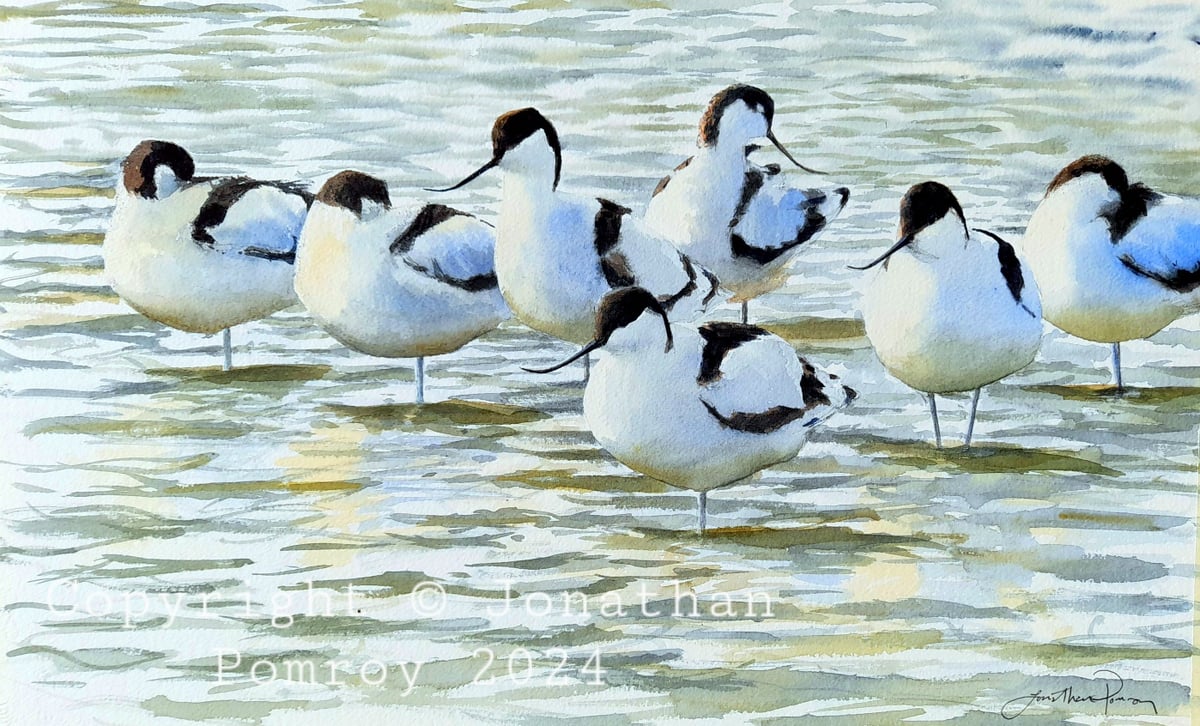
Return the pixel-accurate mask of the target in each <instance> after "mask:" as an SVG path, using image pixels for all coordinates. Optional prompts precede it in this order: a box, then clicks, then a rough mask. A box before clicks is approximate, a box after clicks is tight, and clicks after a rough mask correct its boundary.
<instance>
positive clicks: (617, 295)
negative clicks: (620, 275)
mask: <svg viewBox="0 0 1200 726" xmlns="http://www.w3.org/2000/svg"><path fill="white" fill-rule="evenodd" d="M647 310H649V311H650V312H652V313H654V314H656V315H659V316H661V317H662V319H663V322H667V312H666V310H664V309H663V306H662V303H660V302H659V301H658V298H656V297H654V295H652V294H650V292H648V291H647V290H646V289H644V288H641V287H622V288H618V289H616V290H613V291H612V292H610V293H608V294H607V295H605V296H604V297H603V298H601V300H600V305H599V306H598V307H597V308H596V342H598V343H599V344H600V345H604V344H605V343H607V342H608V339H609V338H610V337H612V334H613V333H615V332H616V331H618V330H620V329H621V328H624V327H625V326H627V325H630V324H631V323H633V322H634V321H636V320H637V319H638V318H640V317H641V316H642V313H644V312H646V311H647ZM670 341H671V326H670V324H669V323H667V347H668V348H670Z"/></svg>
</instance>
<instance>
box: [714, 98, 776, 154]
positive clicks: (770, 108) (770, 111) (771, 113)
mask: <svg viewBox="0 0 1200 726" xmlns="http://www.w3.org/2000/svg"><path fill="white" fill-rule="evenodd" d="M738 101H743V102H745V104H746V105H747V106H749V107H750V108H754V107H756V106H757V107H758V108H760V109H762V113H763V116H765V117H766V118H767V130H768V131H769V130H770V128H771V121H772V120H774V118H775V101H774V99H772V98H771V96H770V94H768V93H767V92H766V91H764V90H762V89H761V88H755V87H754V86H746V85H742V84H738V85H734V86H730V87H729V88H726V89H725V90H723V91H721V92H719V93H718V94H717V95H715V96H713V97H712V100H711V101H709V103H708V108H707V109H705V111H704V115H703V116H702V117H701V118H700V143H701V144H703V145H704V146H712V145H713V144H715V143H717V136H718V134H719V133H720V130H721V117H722V116H724V115H725V110H726V109H727V108H729V107H730V106H732V105H733V104H734V103H736V102H738Z"/></svg>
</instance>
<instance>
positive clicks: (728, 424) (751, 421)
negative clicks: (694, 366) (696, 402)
mask: <svg viewBox="0 0 1200 726" xmlns="http://www.w3.org/2000/svg"><path fill="white" fill-rule="evenodd" d="M701 403H703V404H704V407H705V408H707V409H708V412H709V413H710V414H711V415H712V417H713V418H715V419H716V420H717V423H719V424H721V425H722V426H723V427H725V428H727V429H733V430H734V431H742V432H745V433H748V434H769V433H772V432H774V431H778V430H779V429H781V428H783V427H784V426H787V425H788V424H790V423H792V422H793V421H795V420H797V419H799V418H802V417H803V416H804V413H805V409H803V408H794V407H792V406H774V407H772V408H768V409H767V410H766V411H763V412H761V413H741V412H738V413H731V414H729V415H728V416H724V415H722V414H721V412H720V411H718V410H717V409H715V408H713V406H712V404H711V403H709V402H708V401H701Z"/></svg>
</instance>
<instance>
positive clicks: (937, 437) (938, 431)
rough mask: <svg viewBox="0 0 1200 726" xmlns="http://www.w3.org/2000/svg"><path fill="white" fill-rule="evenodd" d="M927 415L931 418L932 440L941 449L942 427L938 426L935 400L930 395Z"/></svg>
mask: <svg viewBox="0 0 1200 726" xmlns="http://www.w3.org/2000/svg"><path fill="white" fill-rule="evenodd" d="M929 413H930V414H931V415H932V416H933V440H934V443H935V444H937V447H938V448H939V449H940V448H942V427H941V426H940V425H939V424H938V418H937V400H936V399H935V398H934V395H933V394H932V393H931V394H929Z"/></svg>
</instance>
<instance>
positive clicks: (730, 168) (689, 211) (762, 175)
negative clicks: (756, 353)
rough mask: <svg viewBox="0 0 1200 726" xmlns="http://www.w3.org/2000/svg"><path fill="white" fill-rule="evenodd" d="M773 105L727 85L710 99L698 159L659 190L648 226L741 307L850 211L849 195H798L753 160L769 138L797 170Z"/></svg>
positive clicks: (771, 167) (772, 169)
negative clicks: (776, 127) (776, 128)
mask: <svg viewBox="0 0 1200 726" xmlns="http://www.w3.org/2000/svg"><path fill="white" fill-rule="evenodd" d="M774 116H775V102H774V100H772V98H771V96H770V95H768V94H767V93H766V92H765V91H763V90H761V89H758V88H755V87H753V86H745V85H736V86H730V87H729V88H726V89H725V90H723V91H721V92H720V93H718V94H717V95H715V96H713V98H712V101H711V102H710V103H709V104H708V109H707V110H706V111H705V112H704V116H703V117H702V118H701V119H700V136H699V138H698V139H697V142H696V144H697V146H698V147H699V149H698V151H697V152H696V155H695V156H693V157H691V158H689V159H688V160H687V161H685V162H683V163H682V164H680V165H679V166H678V167H676V169H675V171H673V172H671V174H670V175H668V176H667V177H665V178H663V180H662V181H660V182H659V183H658V188H656V189H655V190H654V196H653V197H652V198H651V199H650V204H649V206H648V207H647V209H646V224H647V225H648V226H649V227H650V229H651V230H653V231H654V232H656V233H658V234H660V235H662V236H663V237H665V238H667V239H669V240H670V241H671V242H673V243H674V244H675V246H676V247H678V248H679V249H680V250H681V251H682V252H683V253H684V254H686V255H688V256H689V257H691V258H692V259H693V260H695V261H696V262H698V263H700V264H701V265H704V266H705V267H706V268H708V269H709V270H711V271H712V272H713V273H715V274H716V275H717V277H718V278H719V279H720V280H721V285H722V287H724V288H726V289H728V290H730V291H732V292H733V297H732V298H731V299H732V300H733V301H734V302H740V303H741V304H742V322H743V323H744V322H747V317H748V306H749V301H750V300H751V299H753V298H756V297H758V296H759V295H762V294H764V293H768V292H771V291H772V290H775V289H777V288H778V287H779V286H780V285H782V284H783V283H784V282H785V280H786V278H787V275H788V271H789V263H790V262H791V261H792V259H793V258H794V257H795V255H796V253H797V252H799V251H800V249H801V248H802V247H803V245H804V244H805V243H806V242H809V241H811V240H812V239H813V238H814V237H816V236H817V235H818V234H820V232H821V230H823V229H825V226H826V225H827V224H828V223H829V222H830V221H831V220H833V219H834V218H835V217H837V216H838V214H840V213H841V211H842V209H843V208H844V207H845V206H846V201H847V200H848V199H849V198H850V190H849V189H846V188H845V187H838V188H836V189H825V190H823V189H794V188H791V187H789V186H788V181H787V178H786V177H785V176H784V175H783V174H781V173H780V171H781V170H780V167H779V165H778V164H768V165H766V166H760V165H758V164H755V163H754V162H752V161H750V158H749V156H750V153H751V152H752V151H754V150H756V149H757V148H758V147H757V146H754V145H752V142H754V141H757V140H760V139H764V138H765V139H767V140H768V141H770V142H771V143H772V144H774V145H775V147H776V148H778V149H779V151H780V152H781V153H782V154H783V155H784V156H785V157H786V158H787V159H788V161H790V162H792V163H793V164H795V165H796V166H798V167H800V168H801V169H804V170H805V171H808V172H811V173H821V172H816V171H814V170H812V169H809V168H808V167H806V166H804V165H802V164H801V163H800V162H798V161H796V159H795V158H794V157H792V155H791V154H790V153H788V151H787V149H786V148H784V146H783V144H781V143H780V142H779V140H778V139H776V138H775V133H774V132H773V131H772V130H771V122H772V120H773V119H774Z"/></svg>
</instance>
